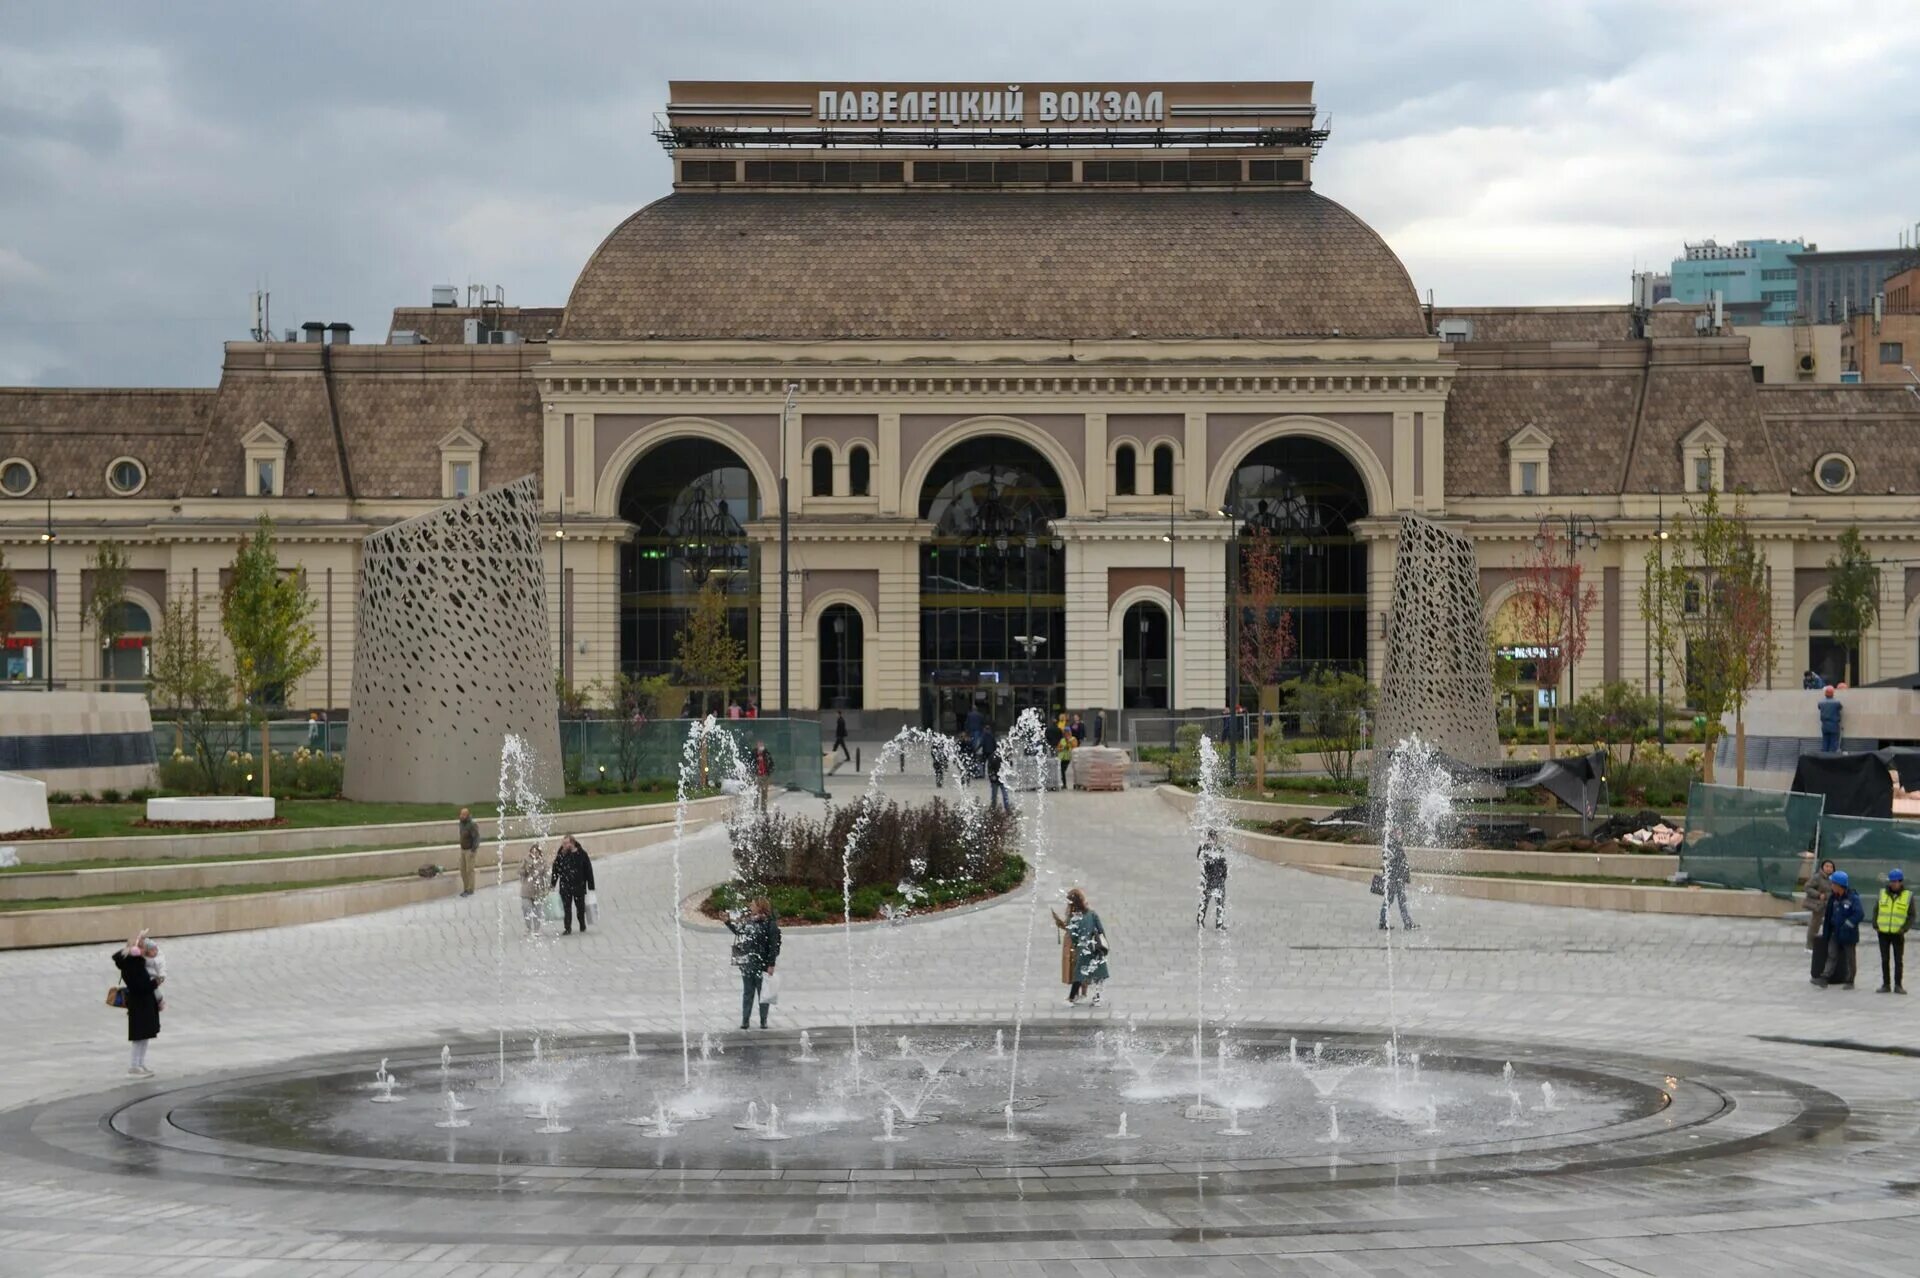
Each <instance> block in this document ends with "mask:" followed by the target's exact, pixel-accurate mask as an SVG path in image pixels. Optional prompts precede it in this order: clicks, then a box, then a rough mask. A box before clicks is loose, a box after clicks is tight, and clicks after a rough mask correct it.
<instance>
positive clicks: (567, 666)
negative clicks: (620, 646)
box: [553, 490, 573, 695]
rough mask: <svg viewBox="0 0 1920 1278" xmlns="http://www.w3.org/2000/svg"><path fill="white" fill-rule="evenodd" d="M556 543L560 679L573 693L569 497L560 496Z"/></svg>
mask: <svg viewBox="0 0 1920 1278" xmlns="http://www.w3.org/2000/svg"><path fill="white" fill-rule="evenodd" d="M553 540H554V542H555V543H556V544H557V545H558V546H559V548H560V677H561V678H562V679H564V680H565V681H566V684H567V692H568V693H569V695H571V693H572V692H573V669H572V667H573V663H572V662H571V661H569V660H568V659H567V495H566V493H565V491H564V490H563V491H562V492H561V494H560V527H559V528H557V529H556V530H554V534H553Z"/></svg>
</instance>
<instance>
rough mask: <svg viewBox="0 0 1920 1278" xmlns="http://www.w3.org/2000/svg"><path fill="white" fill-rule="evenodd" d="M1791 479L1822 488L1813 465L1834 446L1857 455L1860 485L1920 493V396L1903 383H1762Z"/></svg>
mask: <svg viewBox="0 0 1920 1278" xmlns="http://www.w3.org/2000/svg"><path fill="white" fill-rule="evenodd" d="M1754 389H1755V391H1756V392H1758V394H1757V396H1756V398H1757V399H1758V400H1759V402H1760V412H1761V414H1762V415H1763V416H1764V418H1765V419H1766V422H1767V428H1768V430H1769V431H1770V433H1771V434H1772V436H1773V441H1774V447H1775V449H1776V450H1777V451H1778V453H1779V455H1780V468H1781V470H1782V472H1783V473H1784V474H1785V477H1786V482H1787V483H1788V484H1790V485H1792V486H1793V487H1795V488H1798V489H1799V490H1800V491H1801V492H1802V493H1805V494H1810V495H1816V496H1817V495H1819V494H1820V492H1821V489H1820V488H1819V486H1818V485H1817V484H1816V483H1815V482H1814V478H1813V468H1814V466H1815V464H1816V463H1817V462H1819V460H1820V459H1821V458H1822V457H1824V456H1826V455H1827V454H1828V453H1842V454H1845V455H1846V456H1847V457H1848V458H1849V459H1851V460H1852V462H1853V466H1854V475H1855V478H1854V484H1853V488H1852V492H1854V493H1855V494H1858V495H1862V496H1870V495H1873V494H1876V493H1878V494H1882V495H1884V494H1885V493H1886V492H1888V490H1892V491H1894V492H1901V493H1909V494H1912V493H1920V400H1917V399H1915V398H1914V396H1913V395H1911V394H1909V393H1908V392H1907V390H1906V389H1905V388H1904V387H1899V386H1831V385H1815V386H1801V385H1781V386H1757V387H1755V388H1754Z"/></svg>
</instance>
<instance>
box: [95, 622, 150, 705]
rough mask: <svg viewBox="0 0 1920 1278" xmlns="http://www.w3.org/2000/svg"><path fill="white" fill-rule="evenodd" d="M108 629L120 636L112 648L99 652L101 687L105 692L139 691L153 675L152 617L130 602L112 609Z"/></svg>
mask: <svg viewBox="0 0 1920 1278" xmlns="http://www.w3.org/2000/svg"><path fill="white" fill-rule="evenodd" d="M113 621H114V624H113V626H111V627H110V629H113V630H117V631H118V632H119V635H118V637H117V638H115V639H114V641H113V646H112V647H105V646H103V647H102V648H101V649H100V680H101V688H102V690H103V691H106V692H140V691H142V690H144V689H145V687H146V685H147V676H148V674H150V673H151V672H152V666H151V663H150V658H151V655H152V654H151V644H152V642H153V618H152V616H151V615H149V614H148V612H147V610H146V609H145V608H142V607H141V606H140V605H139V604H137V603H134V602H133V601H132V600H123V601H122V602H121V603H120V605H119V607H118V608H116V609H115V613H114V617H113Z"/></svg>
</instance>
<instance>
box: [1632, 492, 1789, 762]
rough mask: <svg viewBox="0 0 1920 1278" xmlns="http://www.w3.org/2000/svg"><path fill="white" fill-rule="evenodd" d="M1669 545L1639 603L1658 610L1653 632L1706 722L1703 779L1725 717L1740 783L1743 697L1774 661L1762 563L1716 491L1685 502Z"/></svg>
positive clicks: (1739, 514) (1739, 517)
mask: <svg viewBox="0 0 1920 1278" xmlns="http://www.w3.org/2000/svg"><path fill="white" fill-rule="evenodd" d="M1673 543H1674V544H1673V549H1672V551H1671V552H1670V553H1669V552H1665V551H1664V550H1663V551H1662V553H1661V561H1660V562H1661V565H1662V566H1661V567H1660V572H1661V575H1662V577H1663V580H1662V581H1661V582H1660V583H1659V584H1658V585H1657V586H1650V587H1649V589H1648V590H1646V591H1643V592H1642V596H1643V599H1649V600H1651V602H1653V603H1654V604H1655V605H1656V606H1657V607H1658V608H1660V609H1661V610H1662V613H1661V617H1660V620H1659V622H1658V624H1657V625H1656V627H1655V628H1656V630H1657V631H1658V633H1659V634H1660V635H1661V636H1662V638H1663V640H1664V642H1665V643H1666V644H1667V652H1668V654H1669V655H1671V656H1672V657H1673V659H1674V661H1675V662H1676V663H1678V664H1679V665H1680V667H1681V668H1682V670H1684V671H1685V676H1686V687H1687V694H1688V699H1689V700H1690V701H1691V702H1692V703H1693V704H1694V706H1695V707H1696V708H1697V709H1699V710H1700V711H1701V712H1702V713H1703V714H1705V716H1706V718H1707V724H1708V734H1707V736H1708V739H1707V743H1706V765H1705V779H1706V780H1708V781H1712V780H1713V740H1712V738H1713V731H1714V727H1715V725H1717V724H1718V723H1719V721H1720V717H1721V716H1722V715H1724V714H1727V713H1728V712H1731V713H1732V714H1733V716H1734V769H1735V781H1736V784H1744V783H1745V782H1746V771H1747V759H1746V718H1745V713H1746V703H1747V694H1748V692H1750V691H1752V689H1753V686H1754V685H1755V684H1757V683H1758V682H1760V680H1761V679H1763V678H1764V677H1765V676H1766V674H1767V672H1768V671H1769V670H1771V669H1772V668H1773V658H1774V633H1773V606H1772V597H1771V596H1772V592H1771V590H1770V589H1769V588H1768V587H1769V582H1768V578H1767V569H1766V563H1765V561H1764V559H1763V558H1762V556H1761V554H1760V547H1759V544H1758V543H1757V542H1756V541H1755V540H1754V538H1753V535H1752V533H1751V532H1750V531H1749V530H1748V528H1747V520H1746V510H1745V508H1744V506H1742V505H1741V504H1740V503H1739V502H1738V501H1736V502H1735V504H1734V507H1733V509H1732V511H1730V512H1729V511H1726V510H1723V509H1722V507H1721V504H1720V494H1719V493H1717V492H1709V493H1707V494H1706V496H1705V497H1704V498H1703V499H1702V500H1701V501H1700V502H1699V503H1698V504H1697V505H1696V504H1692V503H1689V505H1688V508H1687V510H1686V512H1685V513H1684V514H1682V515H1681V516H1680V517H1679V518H1677V519H1676V520H1675V521H1674V535H1673ZM1649 566H1650V568H1651V567H1652V566H1653V564H1652V562H1651V560H1650V563H1649ZM1652 616H1653V614H1652V613H1649V617H1650V618H1651V617H1652Z"/></svg>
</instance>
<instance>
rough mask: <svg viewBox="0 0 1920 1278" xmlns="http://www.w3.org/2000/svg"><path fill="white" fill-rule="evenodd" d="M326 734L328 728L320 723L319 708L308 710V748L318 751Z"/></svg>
mask: <svg viewBox="0 0 1920 1278" xmlns="http://www.w3.org/2000/svg"><path fill="white" fill-rule="evenodd" d="M326 734H327V730H326V728H325V727H323V726H322V725H321V723H320V712H319V711H318V710H309V711H307V749H309V750H314V751H318V750H319V749H320V743H321V740H322V739H323V738H324V737H325V736H326Z"/></svg>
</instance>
